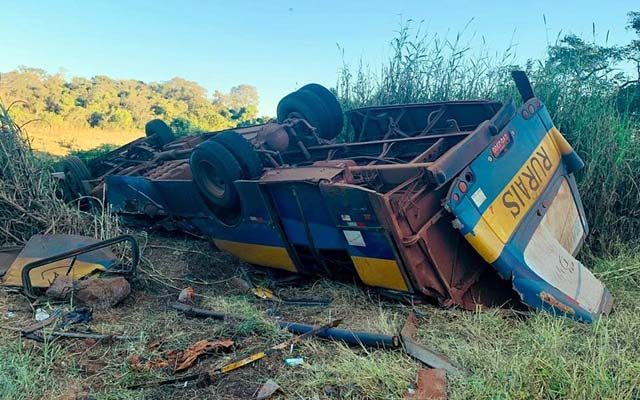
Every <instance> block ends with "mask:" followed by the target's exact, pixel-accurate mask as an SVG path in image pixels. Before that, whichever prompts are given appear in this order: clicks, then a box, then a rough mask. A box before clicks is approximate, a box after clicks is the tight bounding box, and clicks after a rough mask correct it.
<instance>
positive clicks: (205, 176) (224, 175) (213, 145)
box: [189, 140, 242, 209]
mask: <svg viewBox="0 0 640 400" xmlns="http://www.w3.org/2000/svg"><path fill="white" fill-rule="evenodd" d="M189 166H190V167H191V174H192V175H193V181H194V183H195V184H196V187H197V188H198V190H199V191H200V193H201V194H202V196H203V197H204V198H205V199H206V200H207V201H208V202H210V203H211V204H213V205H215V206H219V207H223V208H229V209H231V208H236V207H237V205H238V203H239V198H238V192H237V191H236V188H235V186H234V185H233V183H234V182H235V181H237V180H239V179H242V167H241V166H240V164H239V163H238V161H237V160H236V159H235V157H234V156H233V154H231V152H229V150H227V148H226V147H224V146H223V145H222V144H220V143H218V142H216V141H213V140H208V141H206V142H203V143H201V144H200V145H198V147H196V148H195V149H194V150H193V153H191V158H190V159H189Z"/></svg>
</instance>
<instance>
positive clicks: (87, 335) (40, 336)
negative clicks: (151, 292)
mask: <svg viewBox="0 0 640 400" xmlns="http://www.w3.org/2000/svg"><path fill="white" fill-rule="evenodd" d="M46 336H49V337H53V338H67V339H92V340H105V341H113V340H137V339H138V337H136V336H126V335H116V334H102V333H93V332H73V331H43V332H42V333H36V332H31V333H26V334H23V335H22V337H24V338H26V339H32V340H35V341H38V342H44V341H45V337H46Z"/></svg>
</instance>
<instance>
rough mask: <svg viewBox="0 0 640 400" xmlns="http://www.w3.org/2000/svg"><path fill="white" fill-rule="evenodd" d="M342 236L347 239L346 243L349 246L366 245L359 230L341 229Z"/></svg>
mask: <svg viewBox="0 0 640 400" xmlns="http://www.w3.org/2000/svg"><path fill="white" fill-rule="evenodd" d="M342 233H344V237H345V238H346V239H347V243H349V245H350V246H358V247H367V245H366V243H365V242H364V238H363V237H362V233H360V232H359V231H342Z"/></svg>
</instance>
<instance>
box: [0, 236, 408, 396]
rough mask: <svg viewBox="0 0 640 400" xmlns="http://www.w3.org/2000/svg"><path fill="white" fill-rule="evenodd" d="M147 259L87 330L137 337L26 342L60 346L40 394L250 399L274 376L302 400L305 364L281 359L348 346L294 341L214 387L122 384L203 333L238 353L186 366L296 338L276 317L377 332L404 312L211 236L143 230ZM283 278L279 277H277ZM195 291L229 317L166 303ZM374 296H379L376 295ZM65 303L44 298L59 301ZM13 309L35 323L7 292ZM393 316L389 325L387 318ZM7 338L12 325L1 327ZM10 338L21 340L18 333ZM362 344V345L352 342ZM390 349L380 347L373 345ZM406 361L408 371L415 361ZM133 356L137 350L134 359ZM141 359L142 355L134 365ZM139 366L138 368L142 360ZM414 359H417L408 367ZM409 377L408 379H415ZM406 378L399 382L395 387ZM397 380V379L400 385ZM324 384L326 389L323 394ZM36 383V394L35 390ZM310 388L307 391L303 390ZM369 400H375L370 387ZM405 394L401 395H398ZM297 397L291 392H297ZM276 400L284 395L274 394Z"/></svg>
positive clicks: (149, 373) (334, 392)
mask: <svg viewBox="0 0 640 400" xmlns="http://www.w3.org/2000/svg"><path fill="white" fill-rule="evenodd" d="M140 241H141V245H142V247H143V252H144V253H143V254H144V256H143V259H142V262H141V266H140V274H139V279H138V280H137V282H136V283H135V284H134V291H133V293H132V295H131V296H130V297H129V298H128V299H126V300H125V301H124V302H123V303H122V304H120V305H118V306H117V307H115V308H113V309H111V310H108V311H95V312H94V314H93V321H91V322H90V323H88V324H87V326H86V327H81V329H84V328H88V329H90V330H92V331H95V332H98V333H114V334H121V335H128V336H134V337H136V338H138V340H133V341H113V342H106V341H98V342H96V341H94V340H73V339H56V340H54V341H53V342H52V343H45V344H36V343H34V342H31V341H27V340H23V341H22V345H23V346H24V347H25V348H26V349H34V348H38V347H39V348H40V349H39V351H42V352H43V353H46V352H47V351H48V350H47V349H44V348H45V347H54V348H55V351H54V352H55V355H53V356H52V357H53V358H54V361H53V362H52V363H51V365H50V367H51V369H52V370H51V373H52V379H51V380H50V382H49V383H51V385H52V387H51V388H50V389H48V390H46V392H45V393H42V395H40V396H42V397H43V398H58V399H73V398H85V397H82V396H85V395H86V396H90V397H87V398H105V399H107V398H108V399H115V398H117V399H120V398H147V399H156V398H158V399H159V398H166V397H170V398H175V399H191V398H194V397H195V396H197V397H199V398H216V399H249V398H252V397H253V396H254V394H255V393H256V391H257V389H259V387H260V386H261V385H262V384H263V383H264V382H265V381H266V380H267V379H270V378H271V379H274V380H276V382H278V384H280V385H281V386H282V387H283V393H282V394H281V395H280V398H294V397H296V398H304V397H305V396H306V395H303V394H300V395H296V392H297V391H298V388H297V387H296V386H298V385H297V382H296V381H297V380H299V379H305V376H304V375H305V373H304V369H305V367H306V366H305V367H300V366H297V367H289V366H285V364H284V361H283V360H284V358H285V357H298V356H301V357H303V358H304V360H305V364H307V366H308V365H309V364H313V363H314V362H316V361H317V360H318V359H326V357H332V354H331V353H332V351H334V350H336V348H337V349H338V350H341V351H346V350H348V351H351V349H349V348H347V347H346V346H344V345H338V344H334V343H330V342H327V341H316V340H313V341H309V342H308V343H301V344H299V345H296V346H293V347H292V348H290V349H289V350H287V351H286V352H284V353H282V352H280V353H275V354H273V355H271V356H269V357H267V358H265V359H263V360H261V361H259V362H257V363H255V364H253V365H250V366H247V367H244V368H242V369H239V370H236V371H234V372H231V373H229V374H226V375H223V376H220V377H217V378H215V379H214V380H213V382H211V384H210V385H209V386H206V387H197V386H198V385H195V384H189V385H186V387H184V386H183V387H180V385H173V386H166V387H162V388H150V389H140V390H136V391H131V390H126V389H125V388H126V387H127V386H130V385H133V384H139V383H143V382H147V381H152V380H157V379H165V378H171V377H174V374H173V372H172V369H171V368H153V367H151V366H149V365H146V364H147V362H148V361H151V362H153V360H158V359H162V358H163V354H165V353H166V351H168V350H182V349H184V348H186V347H188V346H189V345H190V344H192V343H194V342H196V341H198V340H202V339H208V340H217V339H227V338H228V339H231V340H233V341H234V343H235V346H234V350H233V351H232V352H231V353H226V354H211V355H209V356H207V357H205V358H203V359H201V360H200V362H198V363H197V365H196V366H194V367H193V368H191V369H190V370H189V371H188V373H196V372H199V371H204V370H206V369H207V368H210V367H217V366H221V365H223V364H224V363H226V362H229V361H232V360H234V359H236V358H241V357H244V356H247V355H250V354H253V353H255V352H259V351H262V350H266V349H267V348H268V347H270V346H272V345H274V344H277V343H280V342H282V341H285V340H287V339H289V338H291V334H289V333H287V332H286V331H283V330H281V329H279V327H278V325H277V321H278V320H287V321H293V322H305V323H313V324H324V323H328V322H330V321H332V320H334V319H337V318H342V319H344V321H343V322H342V324H341V327H343V328H349V329H362V330H367V331H373V332H380V333H389V334H394V333H397V332H396V331H397V329H399V327H400V326H401V324H402V319H403V317H404V315H406V313H407V310H408V309H405V307H404V306H401V305H400V304H390V305H387V307H389V310H386V311H384V312H382V313H381V309H380V307H381V306H382V305H381V302H382V300H381V299H379V298H377V296H375V294H372V293H367V292H365V291H363V290H362V289H361V288H359V287H357V286H355V285H352V284H349V283H336V282H331V281H328V280H324V279H320V280H317V279H301V280H295V281H294V282H290V283H284V284H282V285H280V284H278V283H277V281H274V279H275V278H273V277H272V276H271V273H270V271H268V270H263V269H259V268H256V267H251V266H248V265H244V264H242V263H241V262H240V261H239V260H237V259H235V258H234V257H233V256H231V255H228V254H226V253H222V252H218V251H217V250H216V249H215V248H214V247H213V246H212V245H210V244H209V243H207V242H204V241H200V240H196V239H191V238H187V237H181V236H171V235H166V234H154V235H152V236H150V237H147V236H146V235H144V236H142V237H141V240H140ZM280 278H282V277H277V279H280ZM238 279H244V280H245V281H250V282H252V283H253V284H255V285H259V286H263V287H267V288H271V289H273V290H274V292H275V293H276V294H277V295H278V296H280V297H282V298H305V299H323V300H324V299H326V300H330V301H331V304H330V305H329V306H304V307H303V306H292V305H283V304H281V303H278V302H273V301H265V300H261V299H258V298H257V297H255V296H254V295H253V294H251V293H250V291H248V290H246V289H245V288H242V287H241V285H239V284H238V283H237V280H238ZM185 287H192V288H193V289H194V290H195V294H196V296H195V303H196V305H197V306H198V307H202V308H207V309H212V310H216V311H222V312H225V313H229V314H231V315H233V316H237V318H234V317H232V318H231V319H229V320H226V321H224V322H223V321H216V320H212V319H197V318H189V317H185V316H184V315H181V314H179V313H177V312H176V311H175V310H173V309H172V308H171V307H170V306H169V304H170V303H171V302H172V301H174V300H175V299H176V298H177V296H178V293H179V291H180V290H181V289H183V288H185ZM371 296H373V297H371ZM58 306H59V305H55V304H42V305H40V306H37V305H36V306H34V307H43V308H45V309H47V308H55V307H58ZM8 311H11V312H14V313H15V314H16V315H17V317H14V318H12V319H11V320H9V321H7V319H6V318H3V320H4V321H6V322H5V323H7V324H11V325H12V326H21V325H26V324H29V323H30V322H32V320H31V319H32V318H33V316H32V314H33V313H32V307H31V306H30V305H29V303H28V302H27V301H26V299H25V298H24V297H22V296H21V295H19V294H16V293H7V292H4V293H2V301H1V302H0V312H1V313H2V315H3V316H6V315H7V312H8ZM390 321H393V324H392V325H391V324H390ZM3 335H6V332H3ZM12 340H19V339H18V338H17V337H15V335H14V337H12ZM355 351H363V352H366V351H367V350H364V349H360V350H359V349H355ZM375 351H384V350H375ZM389 351H390V352H392V353H393V354H394V355H395V356H397V357H400V358H404V359H405V360H404V361H405V363H406V364H408V365H409V366H410V369H413V370H414V371H415V369H416V368H417V364H416V363H413V362H411V361H409V359H408V358H407V357H406V356H404V355H402V354H400V353H399V352H396V351H391V350H389ZM136 356H137V357H136ZM137 358H139V359H140V361H139V362H136V360H137ZM136 364H142V365H136ZM411 364H414V365H411ZM410 375H411V374H409V375H408V376H407V378H409V377H410ZM409 383H410V382H403V383H400V384H399V386H398V389H400V388H402V387H403V386H406V388H409V387H410V385H409ZM394 385H396V384H394ZM322 391H324V392H326V393H322ZM357 391H358V389H357V388H356V387H355V385H349V384H348V383H345V384H344V385H342V384H337V385H331V384H329V385H326V387H323V388H322V390H321V392H320V393H318V396H319V397H318V398H351V397H352V395H356V392H357ZM37 392H38V391H37V390H36V391H35V392H34V393H33V395H34V396H35V397H30V396H26V397H25V398H36V397H39V393H37ZM304 392H306V390H303V391H302V392H301V393H304ZM362 395H363V396H364V398H376V397H375V395H373V394H369V395H367V394H364V393H362ZM398 395H400V393H398ZM292 396H293V397H292ZM274 398H278V396H275V397H274Z"/></svg>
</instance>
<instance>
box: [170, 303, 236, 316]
mask: <svg viewBox="0 0 640 400" xmlns="http://www.w3.org/2000/svg"><path fill="white" fill-rule="evenodd" d="M171 308H173V309H175V310H177V311H180V312H181V313H183V314H184V315H187V316H190V317H199V318H213V319H218V320H224V319H226V318H227V317H229V315H227V314H224V313H221V312H218V311H212V310H205V309H204V308H197V307H193V306H190V305H187V304H182V303H178V302H174V303H171Z"/></svg>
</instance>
